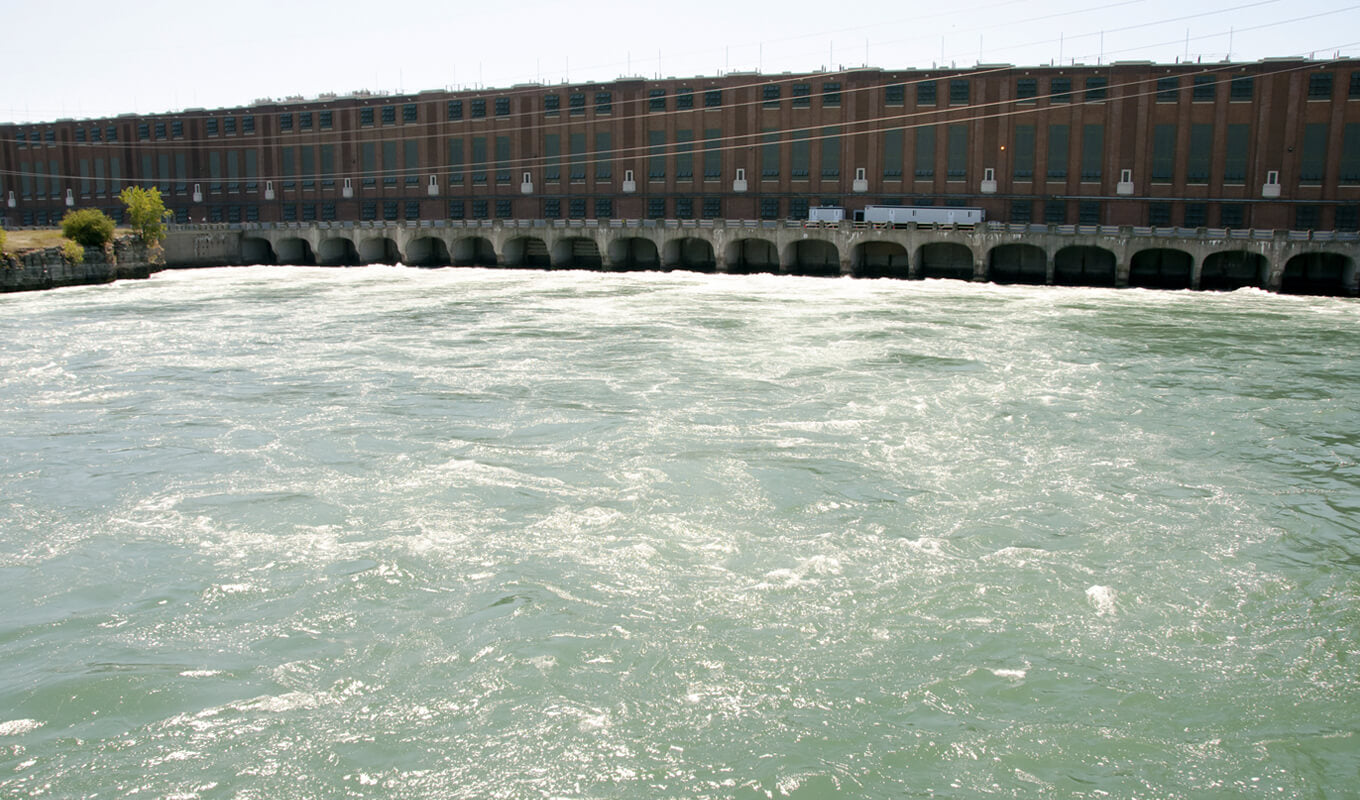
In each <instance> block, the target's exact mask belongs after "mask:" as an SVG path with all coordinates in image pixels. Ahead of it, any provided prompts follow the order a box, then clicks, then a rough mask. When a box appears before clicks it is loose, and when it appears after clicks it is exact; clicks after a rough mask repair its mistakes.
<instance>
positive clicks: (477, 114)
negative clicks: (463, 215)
mask: <svg viewBox="0 0 1360 800" xmlns="http://www.w3.org/2000/svg"><path fill="white" fill-rule="evenodd" d="M485 116H486V100H483V99H480V98H479V99H477V100H473V101H472V118H473V119H481V118H483V117H485ZM474 204H475V201H474ZM483 219H484V217H483Z"/></svg>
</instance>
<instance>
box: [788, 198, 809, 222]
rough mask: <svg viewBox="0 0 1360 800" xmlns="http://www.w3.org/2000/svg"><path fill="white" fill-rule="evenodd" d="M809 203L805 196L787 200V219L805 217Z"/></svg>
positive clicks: (806, 216)
mask: <svg viewBox="0 0 1360 800" xmlns="http://www.w3.org/2000/svg"><path fill="white" fill-rule="evenodd" d="M809 205H810V203H809V201H808V199H807V198H806V197H795V198H792V199H791V200H789V219H807V218H808V206H809Z"/></svg>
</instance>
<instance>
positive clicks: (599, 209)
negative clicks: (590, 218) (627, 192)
mask: <svg viewBox="0 0 1360 800" xmlns="http://www.w3.org/2000/svg"><path fill="white" fill-rule="evenodd" d="M612 216H614V200H613V198H610V197H597V198H595V219H609V218H610V217H612Z"/></svg>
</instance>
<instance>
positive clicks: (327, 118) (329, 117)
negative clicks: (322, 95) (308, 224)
mask: <svg viewBox="0 0 1360 800" xmlns="http://www.w3.org/2000/svg"><path fill="white" fill-rule="evenodd" d="M317 116H319V117H321V130H323V131H328V130H331V129H332V128H334V127H335V113H334V112H331V111H321V112H318V113H317ZM322 213H323V215H324V213H325V212H324V210H323V212H322Z"/></svg>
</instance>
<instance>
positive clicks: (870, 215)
mask: <svg viewBox="0 0 1360 800" xmlns="http://www.w3.org/2000/svg"><path fill="white" fill-rule="evenodd" d="M986 217H987V214H986V212H985V211H983V210H982V209H980V208H963V207H960V206H865V207H864V210H863V211H856V212H855V221H856V222H888V223H891V224H893V225H905V224H907V223H908V222H914V223H916V224H917V225H977V224H978V223H980V222H982V221H983V220H984V219H986Z"/></svg>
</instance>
